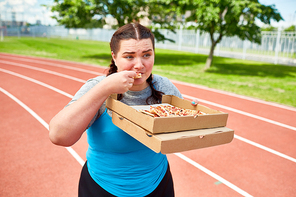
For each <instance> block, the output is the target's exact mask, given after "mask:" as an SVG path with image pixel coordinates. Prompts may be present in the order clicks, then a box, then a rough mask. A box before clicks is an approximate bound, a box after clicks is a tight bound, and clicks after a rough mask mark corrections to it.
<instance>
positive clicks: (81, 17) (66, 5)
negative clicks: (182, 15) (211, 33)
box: [51, 0, 178, 41]
mask: <svg viewBox="0 0 296 197" xmlns="http://www.w3.org/2000/svg"><path fill="white" fill-rule="evenodd" d="M177 2H178V1H169V0H150V1H149V0H116V1H111V0H64V1H59V0H54V5H53V6H52V7H51V11H52V12H56V13H57V14H58V16H54V17H53V18H54V19H56V20H57V22H58V23H59V24H61V25H65V26H66V27H67V28H97V27H103V25H104V24H106V23H105V18H106V17H107V16H108V15H111V16H112V17H113V18H115V19H116V21H117V24H116V25H114V26H113V28H118V27H121V26H123V25H124V24H127V23H131V22H139V21H140V19H142V18H144V17H147V18H148V19H150V21H152V23H153V24H154V25H156V24H158V26H159V27H161V28H167V29H169V30H170V31H173V32H174V29H175V26H174V24H175V23H174V22H173V21H174V19H175V18H174V17H176V10H177ZM151 28H152V27H151ZM153 33H154V35H155V37H156V39H157V41H164V40H170V39H167V38H165V36H163V35H162V34H161V33H160V32H159V30H158V28H153ZM170 41H172V40H170Z"/></svg>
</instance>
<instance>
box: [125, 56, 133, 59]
mask: <svg viewBox="0 0 296 197" xmlns="http://www.w3.org/2000/svg"><path fill="white" fill-rule="evenodd" d="M125 58H126V59H132V58H133V56H126V57H125Z"/></svg>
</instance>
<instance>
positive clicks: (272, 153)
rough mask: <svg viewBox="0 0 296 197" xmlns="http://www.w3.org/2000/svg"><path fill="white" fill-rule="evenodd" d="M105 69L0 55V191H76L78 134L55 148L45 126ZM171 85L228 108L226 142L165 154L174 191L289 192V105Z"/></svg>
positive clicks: (294, 127) (81, 148) (293, 115)
mask: <svg viewBox="0 0 296 197" xmlns="http://www.w3.org/2000/svg"><path fill="white" fill-rule="evenodd" d="M71 68H72V69H71ZM81 69H83V70H81ZM105 69H106V68H102V67H95V66H91V65H85V64H79V63H73V62H67V61H57V60H52V59H44V58H32V57H25V56H17V55H10V54H3V53H1V54H0V79H1V80H0V88H1V89H0V100H1V105H0V120H1V122H0V130H1V136H0V148H1V153H0V156H1V168H0V182H1V185H0V196H3V197H10V196H13V197H14V196H28V197H32V196H43V197H47V196H67V197H69V196H77V185H78V179H79V176H80V170H81V163H79V162H78V161H77V160H76V159H75V158H74V157H73V156H72V155H71V154H70V153H69V151H71V150H74V151H75V152H76V153H77V154H78V155H79V156H80V157H81V158H82V159H83V160H84V161H85V152H86V149H87V142H86V136H85V135H84V136H83V137H82V138H81V139H80V141H78V142H77V143H76V144H75V145H74V146H72V147H71V149H66V148H64V147H58V146H55V145H53V144H51V142H50V141H49V139H48V130H47V126H48V125H47V124H48V123H49V121H50V119H51V118H52V117H53V116H54V115H55V114H56V113H57V112H58V111H59V110H60V109H61V108H63V107H64V106H65V105H66V104H67V103H68V102H69V100H70V98H69V97H71V95H74V94H75V92H76V91H77V90H78V89H79V88H80V87H81V86H82V84H83V82H84V81H86V80H87V79H89V78H93V77H95V76H97V75H99V74H102V73H103V72H104V71H105ZM61 74H63V75H61ZM69 76H71V77H72V78H69ZM73 77H75V78H73ZM174 83H175V85H176V86H177V87H178V88H179V90H180V91H181V93H182V94H183V95H184V98H186V99H192V98H198V99H200V101H201V103H202V104H204V105H207V106H209V107H211V108H214V109H218V110H221V111H224V112H227V113H229V118H228V123H227V127H229V128H232V129H234V130H235V138H234V139H233V141H232V142H231V143H230V144H226V145H221V146H216V147H210V148H206V149H199V150H194V151H187V152H182V153H181V154H170V155H168V158H169V161H170V166H171V170H172V174H173V178H174V184H175V192H176V196H177V197H184V196H186V197H191V196H192V197H195V196H211V197H212V196H215V197H216V196H223V197H224V196H288V197H290V196H295V193H296V187H295V183H296V176H295V174H296V159H295V158H296V143H295V139H296V122H295V120H296V109H295V108H291V107H285V106H280V105H275V104H272V103H267V102H261V101H259V100H255V99H249V98H244V97H243V98H242V97H240V96H237V95H233V94H228V93H224V92H220V91H215V90H211V89H208V88H203V87H199V86H194V85H190V84H184V83H180V82H177V81H174ZM48 85H49V86H50V87H49V86H48ZM52 87H53V88H56V89H50V88H52ZM57 91H63V92H57ZM64 92H65V93H68V95H67V94H63V93H64ZM20 102H21V103H23V104H24V105H25V106H27V107H28V108H29V109H27V110H26V109H25V108H24V107H23V106H21V104H20ZM28 110H32V111H33V112H32V111H30V112H29V111H28ZM34 113H36V114H35V115H34ZM33 115H34V116H33ZM37 116H39V117H40V118H41V119H39V120H38V119H36V117H37ZM42 121H44V122H43V125H42V124H41V123H42ZM68 150H69V151H68ZM182 158H184V159H187V161H185V160H183V159H182ZM188 160H190V161H188ZM189 162H191V163H189Z"/></svg>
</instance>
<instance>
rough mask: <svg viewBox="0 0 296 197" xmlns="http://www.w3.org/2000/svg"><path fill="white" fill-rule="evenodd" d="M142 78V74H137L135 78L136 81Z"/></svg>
mask: <svg viewBox="0 0 296 197" xmlns="http://www.w3.org/2000/svg"><path fill="white" fill-rule="evenodd" d="M140 78H142V74H141V73H137V75H136V76H135V77H134V79H140Z"/></svg>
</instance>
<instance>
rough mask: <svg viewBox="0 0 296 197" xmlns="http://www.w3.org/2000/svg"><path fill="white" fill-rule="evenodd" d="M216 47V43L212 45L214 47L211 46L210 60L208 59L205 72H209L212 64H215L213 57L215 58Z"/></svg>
mask: <svg viewBox="0 0 296 197" xmlns="http://www.w3.org/2000/svg"><path fill="white" fill-rule="evenodd" d="M215 46H216V43H215V42H214V43H212V46H211V50H210V54H209V56H208V59H207V62H206V67H205V69H204V70H207V69H209V68H210V67H211V65H212V62H213V57H214V50H215Z"/></svg>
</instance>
